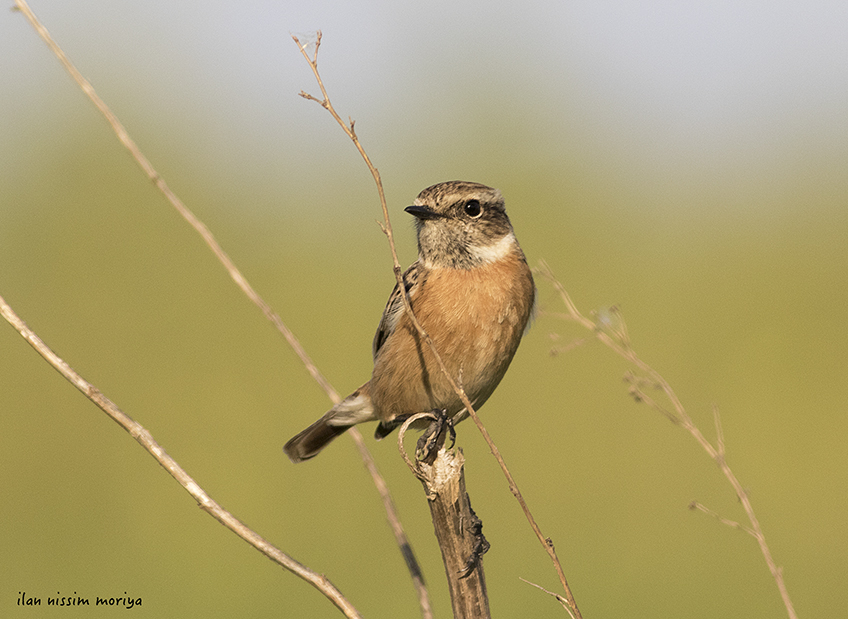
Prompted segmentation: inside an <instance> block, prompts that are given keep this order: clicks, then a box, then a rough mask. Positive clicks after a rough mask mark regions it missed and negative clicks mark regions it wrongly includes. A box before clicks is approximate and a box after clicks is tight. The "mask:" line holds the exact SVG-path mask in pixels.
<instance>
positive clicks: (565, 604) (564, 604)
mask: <svg viewBox="0 0 848 619" xmlns="http://www.w3.org/2000/svg"><path fill="white" fill-rule="evenodd" d="M518 579H519V580H521V581H523V582H526V583H527V584H528V585H530V586H531V587H536V588H537V589H541V590H542V591H544V592H545V593H547V594H548V595H552V596H553V597H555V598H556V600H557V602H559V603H560V604H562V607H563V608H564V609H565V610H566V611H567V612H568V614H569V615H571V619H574V615H573V614H572V612H571V609H570V608H569V607H568V600H566V599H565V598H564V597H562V596H561V595H560V594H559V593H554V592H553V591H548V590H547V589H545V588H544V587H542V586H541V585H537V584H536V583H535V582H530V581H529V580H525V579H524V578H521V576H519V577H518Z"/></svg>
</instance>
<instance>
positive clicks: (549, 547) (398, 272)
mask: <svg viewBox="0 0 848 619" xmlns="http://www.w3.org/2000/svg"><path fill="white" fill-rule="evenodd" d="M292 39H294V42H295V43H296V44H297V46H298V49H299V50H300V53H301V54H302V55H303V57H304V58H305V59H306V62H308V63H309V66H310V68H311V69H312V73H313V74H314V75H315V80H316V81H317V82H318V87H319V88H320V89H321V98H320V99H319V98H318V97H315V96H313V95H310V94H308V93H306V92H303V91H301V93H300V96H302V97H303V98H304V99H307V100H309V101H315V102H316V103H318V104H319V105H321V107H323V108H324V109H326V110H327V111H328V112H330V114H331V115H332V116H333V118H334V119H335V120H336V122H337V123H338V124H339V126H340V127H341V128H342V129H343V130H344V132H345V133H346V134H347V136H348V137H349V138H350V139H351V140H352V141H353V143H354V145H355V146H356V149H357V150H358V151H359V154H360V155H361V156H362V158H363V160H364V161H365V164H366V165H367V166H368V169H369V171H370V172H371V176H373V177H374V182H375V183H376V184H377V192H378V194H379V196H380V206H381V207H382V209H383V222H382V224H381V228H382V229H383V232H385V234H386V236H387V237H388V240H389V247H390V249H391V252H392V264H393V268H394V273H395V279H396V280H397V284H398V288H399V290H400V291H401V292H402V299H403V306H404V310H405V311H406V313H407V315H408V316H409V319H410V322H412V324H413V325H414V327H415V329H416V331H417V332H418V334H419V336H420V337H421V339H422V340H423V341H424V342H425V343H426V345H427V346H428V347H429V348H430V350H432V351H433V356H434V358H435V359H436V362H437V363H438V365H439V368H440V369H441V371H442V374H444V376H445V378H446V379H447V381H448V383H449V384H450V386H451V387H452V388H453V390H454V391H455V392H456V394H457V395H458V396H459V399H460V401H461V402H462V404H463V405H464V406H465V409H466V410H467V411H468V414H469V416H470V417H471V419H473V420H474V423H475V424H476V425H477V428H478V430H479V431H480V433H481V434H482V435H483V439H484V440H485V441H486V444H487V445H488V446H489V450H490V451H491V452H492V454H493V455H494V456H495V459H496V460H497V462H498V464H499V465H500V467H501V470H502V471H503V474H504V475H505V476H506V479H507V483H508V484H509V490H510V492H511V493H512V495H513V496H514V497H515V498H516V500H517V501H518V503H519V505H520V506H521V509H522V511H523V512H524V516H525V517H526V518H527V520H528V522H529V523H530V526H531V528H532V529H533V532H534V533H535V534H536V537H537V538H538V540H539V542H541V544H542V546H543V547H544V548H545V551H546V552H547V553H548V556H549V557H550V558H551V561H552V562H553V564H554V568H555V569H556V572H557V576H558V577H559V580H560V583H561V584H562V586H563V589H564V591H565V594H566V598H567V599H568V603H569V604H570V606H571V609H572V611H573V612H574V615H575V616H576V618H577V619H582V617H581V615H580V611H579V610H578V608H577V603H576V602H575V601H574V596H573V595H572V593H571V589H570V587H569V586H568V581H567V580H566V578H565V572H564V571H563V569H562V564H561V563H560V561H559V557H557V554H556V550H555V549H554V544H553V541H552V540H551V538H549V537H545V536H544V535H543V533H542V531H541V529H540V528H539V525H538V524H537V523H536V519H535V518H534V517H533V514H532V513H531V512H530V508H529V507H527V503H526V502H525V500H524V497H523V496H522V494H521V491H520V490H519V489H518V485H517V484H516V483H515V479H514V478H513V476H512V473H510V471H509V469H508V468H507V466H506V462H505V461H504V459H503V456H501V453H500V450H498V448H497V446H496V445H495V443H494V441H493V440H492V437H491V436H490V435H489V432H488V430H486V427H485V426H484V425H483V423H482V422H481V421H480V417H479V416H478V415H477V411H476V410H475V409H474V407H473V406H472V404H471V401H470V400H469V399H468V396H467V395H466V393H465V390H464V389H462V387H461V386H460V385H459V384H457V382H456V380H454V377H453V376H451V374H450V372H449V371H448V369H447V367H446V366H445V363H444V361H443V360H442V357H441V356H440V355H439V352H438V351H437V350H436V346H435V344H434V343H433V340H432V339H430V336H429V335H427V332H426V331H425V330H424V328H423V327H422V326H421V323H420V322H418V319H417V318H416V317H415V314H414V313H413V311H412V305H411V304H410V302H409V294H408V293H407V292H406V287H405V286H404V282H403V271H402V269H401V266H400V262H399V261H398V257H397V250H396V249H395V243H394V236H393V235H392V225H391V222H390V221H389V210H388V207H387V205H386V196H385V193H384V191H383V183H382V181H381V179H380V173H379V172H378V171H377V168H376V167H375V166H374V164H373V163H371V159H370V158H369V157H368V155H367V154H366V152H365V149H364V148H363V147H362V144H361V143H360V142H359V138H358V137H357V135H356V132H355V131H354V121H353V120H350V119H349V120H348V123H345V122H344V121H343V120H342V118H341V116H339V114H338V113H337V112H336V110H335V108H334V107H333V104H332V103H331V102H330V97H329V96H328V95H327V90H326V88H324V82H323V81H322V80H321V75H320V74H319V72H318V48H319V47H320V45H321V32H320V31H318V33H317V38H316V41H315V50H314V52H313V54H312V57H311V58H310V56H309V53H308V52H307V51H306V48H307V47H308V45H307V44H301V42H300V40H299V39H298V38H297V37H296V36H294V35H292Z"/></svg>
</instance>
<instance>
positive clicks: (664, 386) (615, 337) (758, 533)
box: [536, 261, 797, 619]
mask: <svg viewBox="0 0 848 619" xmlns="http://www.w3.org/2000/svg"><path fill="white" fill-rule="evenodd" d="M536 272H537V273H539V274H540V275H541V276H542V277H544V278H545V279H547V280H548V281H549V282H551V284H552V285H553V287H554V289H556V291H557V292H558V293H559V295H560V298H561V299H562V302H563V304H564V305H565V307H566V309H567V310H568V319H570V320H572V321H574V322H576V323H578V324H579V325H581V326H583V327H585V328H586V329H588V330H590V331H592V332H593V333H594V335H595V337H596V338H597V339H598V340H600V341H601V342H603V343H604V344H605V345H606V346H608V347H609V348H611V349H612V350H613V351H615V352H616V353H618V354H619V355H621V356H622V357H624V358H625V359H626V360H628V361H629V362H630V363H632V364H633V365H634V366H635V367H636V368H637V369H638V370H639V371H640V372H642V373H643V374H644V376H645V377H646V378H644V379H641V380H637V379H634V378H635V377H633V376H632V374H631V376H630V377H629V378H628V379H627V380H628V382H630V383H631V385H632V387H631V394H632V395H634V397H635V398H636V400H637V402H639V401H643V402H645V403H647V404H649V405H650V406H651V407H652V408H654V409H655V410H657V411H659V412H660V413H662V414H663V415H665V416H666V417H667V418H669V419H670V420H671V421H673V422H674V423H675V424H679V425H681V426H682V427H683V428H685V429H686V431H687V432H689V434H690V435H692V437H693V438H694V439H695V440H696V441H697V443H698V444H699V445H700V446H701V448H702V449H703V450H704V451H706V452H707V454H708V455H709V456H710V458H712V459H713V460H714V461H715V462H716V464H718V466H719V469H720V470H721V472H722V474H723V475H724V477H725V478H726V479H727V481H728V482H729V483H730V485H731V486H732V487H733V490H734V492H735V493H736V496H737V497H738V498H739V501H740V503H742V508H743V509H744V510H745V514H746V515H747V516H748V521H749V522H750V525H751V526H750V529H748V528H747V527H743V526H742V525H738V527H739V528H741V529H742V530H745V531H748V532H749V533H750V534H751V535H752V536H753V537H754V538H755V539H756V540H757V544H758V545H759V547H760V552H761V553H762V555H763V558H764V559H765V561H766V565H767V566H768V569H769V572H771V575H772V577H773V578H774V580H775V583H776V584H777V588H778V591H779V592H780V597H781V599H782V600H783V604H784V606H785V607H786V612H787V613H788V615H789V617H790V619H797V615H796V614H795V608H794V606H793V604H792V600H791V599H790V597H789V591H788V590H787V588H786V583H785V581H784V580H783V570H782V569H781V568H779V567H778V566H777V565H776V564H775V562H774V559H773V557H772V555H771V550H769V547H768V544H767V543H766V538H765V535H764V534H763V531H762V527H761V526H760V521H759V520H758V519H757V516H756V514H755V513H754V507H753V506H752V505H751V500H750V498H749V496H748V493H747V492H746V491H745V489H744V488H743V487H742V484H741V483H740V482H739V480H738V479H737V477H736V475H735V474H734V472H733V471H732V470H731V469H730V466H729V465H728V464H727V461H726V460H725V445H724V432H723V430H722V429H721V420H720V418H719V415H718V409H717V408H715V407H714V408H713V415H714V420H715V424H716V433H717V437H718V438H717V447H714V446H713V445H712V443H710V442H709V441H708V440H707V439H706V438H705V437H704V435H703V434H702V433H701V430H700V429H699V428H698V427H697V426H696V425H695V422H694V421H693V420H692V418H691V417H690V416H689V413H688V412H687V411H686V409H685V408H684V407H683V404H682V403H681V402H680V399H679V398H678V397H677V394H676V393H675V392H674V390H673V389H672V388H671V385H669V383H668V382H667V381H666V380H665V378H663V377H662V376H661V375H660V374H659V372H657V371H656V370H655V369H654V368H652V367H651V366H650V365H648V364H647V363H645V361H643V360H642V359H641V358H640V357H639V356H638V355H637V354H636V351H635V350H633V348H632V347H631V346H630V338H629V336H628V334H627V327H626V325H625V323H624V319H623V318H622V316H621V314H620V313H619V312H618V311H617V309H616V308H611V309H610V310H608V311H607V312H604V313H603V315H601V313H599V319H598V320H596V321H593V320H591V319H589V318H587V317H586V316H584V315H583V314H581V313H580V311H579V310H578V309H577V306H576V305H575V304H574V301H572V300H571V297H570V296H569V294H568V292H566V290H565V287H564V286H563V285H562V284H561V283H560V282H559V280H557V279H556V277H555V276H554V274H553V271H552V270H551V268H550V267H549V266H548V265H547V263H545V262H544V261H542V262H541V263H540V265H539V268H538V269H536ZM644 384H651V385H655V386H656V387H657V388H659V389H660V390H661V391H662V392H663V393H664V394H665V396H666V398H667V399H668V400H669V402H670V403H671V407H672V409H671V410H668V409H667V408H665V407H664V406H662V405H660V404H659V403H658V402H657V401H656V400H654V399H653V398H651V397H650V396H648V395H647V394H646V393H645V392H644V390H643V389H642V385H644ZM698 509H700V508H698ZM701 511H704V512H706V513H708V514H713V513H714V512H711V511H710V510H708V509H706V508H703V509H701ZM719 520H720V521H721V522H724V524H728V525H730V526H734V525H737V524H738V523H734V522H733V521H732V520H725V519H724V518H720V517H719Z"/></svg>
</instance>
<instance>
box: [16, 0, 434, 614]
mask: <svg viewBox="0 0 848 619" xmlns="http://www.w3.org/2000/svg"><path fill="white" fill-rule="evenodd" d="M15 5H16V8H17V9H18V10H19V11H21V12H22V13H23V14H24V16H26V18H27V20H28V21H29V22H30V24H31V25H32V26H33V28H35V30H36V32H38V34H39V35H40V36H41V38H42V39H43V40H44V42H45V43H47V46H48V47H49V48H50V50H51V51H52V52H53V53H54V54H55V55H56V57H57V58H58V59H59V61H60V62H61V63H62V65H63V66H64V67H65V69H66V70H67V71H68V73H69V74H70V75H71V77H72V78H73V80H74V82H76V83H77V85H78V86H79V87H80V88H81V89H82V91H83V92H84V93H85V94H86V95H87V96H88V98H89V99H90V100H91V102H92V103H93V104H94V106H95V107H96V108H97V109H98V111H100V113H101V114H103V116H104V117H105V118H106V120H107V121H108V122H109V124H110V125H111V127H112V130H113V131H114V132H115V135H117V137H118V139H119V140H120V142H121V143H122V144H123V145H124V146H125V147H126V149H127V150H128V151H129V152H130V154H131V155H132V157H133V159H135V161H136V163H138V165H139V166H140V167H141V169H142V170H143V171H144V173H145V174H146V175H147V177H148V178H149V179H150V180H151V181H153V183H154V184H155V185H156V187H157V189H159V191H160V192H161V193H162V194H163V195H164V196H165V198H166V199H167V200H168V201H169V202H170V203H171V205H172V206H173V207H174V208H175V209H176V210H177V212H178V213H179V214H180V215H181V216H182V217H183V218H184V219H185V220H186V221H187V222H188V223H189V225H191V227H192V228H194V230H195V231H196V232H197V233H198V234H199V235H200V236H201V237H202V238H203V240H204V242H205V243H206V245H207V246H208V247H209V249H210V250H211V251H212V252H213V253H214V254H215V256H216V257H217V258H218V260H219V262H221V264H222V265H223V266H224V268H225V269H226V270H227V273H229V275H230V277H231V278H232V280H233V281H234V282H235V284H236V285H237V286H238V287H239V289H240V290H241V291H242V292H243V293H244V294H245V295H246V296H247V297H248V298H249V299H250V300H251V301H252V302H253V303H254V304H255V305H256V306H257V307H258V308H259V309H260V310H261V311H262V313H263V314H264V315H265V317H266V318H267V319H268V320H270V321H271V323H273V325H274V326H275V327H276V328H277V330H278V331H279V332H280V333H281V334H282V335H283V337H284V338H285V339H286V341H287V342H288V344H289V345H290V346H291V347H292V349H293V350H294V352H295V354H297V356H298V358H300V360H301V362H302V363H303V365H304V366H305V367H306V370H307V371H308V372H309V374H310V375H311V376H312V378H313V379H314V380H315V382H317V383H318V385H319V386H320V387H321V388H322V389H323V390H324V392H325V393H326V394H327V397H329V398H330V400H331V401H332V402H333V404H337V403H338V402H339V401H340V400H341V398H340V397H339V394H338V393H337V392H336V390H335V389H333V386H332V385H331V384H330V382H329V381H328V380H327V379H326V378H325V377H324V375H323V374H322V373H321V372H320V370H319V369H318V367H317V366H316V365H315V363H314V362H313V361H312V359H311V358H310V357H309V355H308V354H307V353H306V350H304V348H303V346H302V345H301V344H300V341H299V340H298V339H297V337H296V336H295V335H294V333H293V332H292V331H291V330H290V329H289V328H288V327H287V326H286V324H285V323H284V322H283V320H282V318H280V316H279V315H278V314H277V313H276V312H274V311H273V310H272V309H271V306H270V305H268V303H266V302H265V300H264V299H263V298H262V297H261V296H260V295H259V293H257V292H256V290H254V288H253V287H252V286H251V285H250V283H249V282H248V281H247V278H246V277H245V276H244V275H243V274H242V273H241V271H240V270H239V269H238V268H237V267H236V265H235V263H234V262H233V261H232V259H231V258H230V257H229V256H228V255H227V253H226V252H225V251H224V249H223V248H222V247H221V245H220V244H219V243H218V241H217V240H216V239H215V237H214V235H213V234H212V232H211V231H210V230H209V228H207V227H206V225H205V224H204V223H203V222H202V221H200V219H198V218H197V216H196V215H195V214H194V213H193V212H192V211H191V210H189V208H188V207H187V206H186V205H185V204H184V203H183V202H182V200H180V199H179V197H177V195H176V194H175V193H174V192H173V191H171V189H170V187H168V185H167V183H166V182H165V179H164V178H162V177H161V176H160V175H159V173H158V172H157V171H156V169H155V168H154V167H153V165H152V164H151V163H150V161H149V160H148V159H147V157H145V156H144V154H143V153H142V152H141V150H140V149H139V148H138V146H137V145H136V143H135V142H134V141H133V140H132V138H131V137H130V135H129V133H128V132H127V130H126V129H125V128H124V126H123V124H122V123H121V122H120V120H119V119H118V117H117V116H116V115H115V114H114V113H113V112H112V110H110V109H109V107H108V106H107V105H106V103H105V102H104V101H103V100H102V99H101V98H100V97H99V96H98V95H97V93H96V92H95V91H94V88H93V87H92V86H91V84H90V83H89V82H88V80H86V79H85V77H83V75H82V74H81V73H80V72H79V71H78V70H77V68H76V67H75V66H74V65H73V63H71V61H70V59H69V58H68V57H67V56H66V55H65V53H64V52H63V51H62V49H61V48H60V47H59V45H58V44H57V43H56V41H54V40H53V38H52V37H51V36H50V33H49V32H48V31H47V28H45V27H44V25H43V24H42V23H41V22H40V21H39V20H38V18H37V17H36V16H35V14H34V13H33V12H32V10H31V9H30V8H29V6H28V5H27V3H26V1H25V0H15ZM351 128H352V125H351ZM348 434H349V435H350V436H351V438H352V439H353V441H354V443H355V444H356V447H357V449H358V450H359V453H360V456H361V457H362V459H363V461H364V463H365V467H366V469H367V470H368V472H369V473H370V475H371V478H372V480H373V481H374V485H375V486H376V488H377V491H378V493H379V494H380V498H381V499H382V502H383V507H384V509H385V510H386V517H387V519H388V521H389V526H390V527H391V529H392V533H393V534H394V536H395V540H396V542H397V544H398V546H399V547H400V550H401V554H402V555H403V557H404V560H405V561H406V563H407V565H408V566H409V569H410V572H411V573H412V578H413V581H414V582H415V583H416V588H417V589H418V591H419V600H420V601H421V604H422V608H424V609H425V613H424V616H425V617H428V616H429V615H428V611H427V609H429V600H428V599H426V590H424V593H423V595H422V593H421V590H422V587H423V578H422V576H421V570H420V568H419V567H418V563H417V561H416V559H415V556H414V554H413V552H412V547H411V545H410V544H409V540H408V539H407V537H406V534H405V533H404V531H403V526H402V525H401V523H400V518H399V516H398V513H397V509H396V508H395V505H394V501H393V500H392V497H391V493H390V492H389V489H388V486H387V485H386V482H385V479H384V478H383V476H382V475H381V474H380V471H379V470H378V469H377V465H376V463H375V462H374V458H373V457H372V456H371V453H370V452H369V451H368V448H367V447H366V445H365V441H364V440H363V438H362V434H361V433H360V432H359V431H358V430H357V429H356V428H351V430H350V431H349V432H348Z"/></svg>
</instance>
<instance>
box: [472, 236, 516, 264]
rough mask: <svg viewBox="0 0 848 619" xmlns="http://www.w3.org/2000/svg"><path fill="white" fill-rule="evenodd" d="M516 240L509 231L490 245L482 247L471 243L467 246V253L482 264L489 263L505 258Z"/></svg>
mask: <svg viewBox="0 0 848 619" xmlns="http://www.w3.org/2000/svg"><path fill="white" fill-rule="evenodd" d="M516 242H517V241H516V240H515V235H514V234H513V233H512V232H510V233H509V234H507V235H506V236H504V237H502V238H501V239H500V240H499V241H496V242H495V243H492V244H491V245H484V246H483V247H479V246H475V245H472V246H470V247H469V248H468V253H469V254H471V255H472V256H474V258H476V259H477V260H479V261H480V262H481V263H483V264H491V263H492V262H497V261H498V260H503V259H504V258H506V257H507V256H508V255H509V254H510V252H512V248H513V247H514V246H515V243H516Z"/></svg>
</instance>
